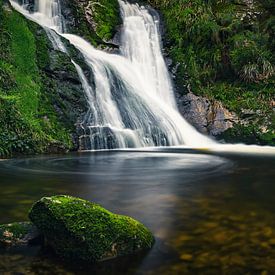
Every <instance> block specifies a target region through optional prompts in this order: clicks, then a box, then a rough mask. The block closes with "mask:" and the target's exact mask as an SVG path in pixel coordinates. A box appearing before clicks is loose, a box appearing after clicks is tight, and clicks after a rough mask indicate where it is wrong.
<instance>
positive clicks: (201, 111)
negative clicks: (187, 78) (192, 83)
mask: <svg viewBox="0 0 275 275" xmlns="http://www.w3.org/2000/svg"><path fill="white" fill-rule="evenodd" d="M178 107H179V111H180V113H181V114H182V115H183V116H184V118H185V119H186V120H187V121H188V122H189V123H191V124H192V125H193V126H194V127H195V128H196V129H197V130H198V131H200V132H201V133H203V134H209V135H212V136H217V135H219V134H221V133H222V132H224V131H226V130H227V129H229V128H232V127H233V124H234V122H236V121H237V116H236V115H235V114H234V113H231V112H229V111H228V110H227V109H225V108H224V107H223V106H222V104H221V103H220V102H218V101H210V100H209V99H207V98H205V97H199V96H196V95H194V94H193V93H191V92H189V93H187V94H186V95H182V96H178Z"/></svg>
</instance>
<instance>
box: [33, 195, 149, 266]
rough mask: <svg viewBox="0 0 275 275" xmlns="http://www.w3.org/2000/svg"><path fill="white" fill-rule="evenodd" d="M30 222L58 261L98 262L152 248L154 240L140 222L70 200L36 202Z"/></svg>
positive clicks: (54, 197) (82, 202) (86, 202)
mask: <svg viewBox="0 0 275 275" xmlns="http://www.w3.org/2000/svg"><path fill="white" fill-rule="evenodd" d="M29 217H30V220H31V221H32V222H33V223H34V224H35V225H36V226H37V227H38V229H39V230H40V232H41V233H42V234H43V235H44V236H45V239H46V242H47V243H48V244H49V246H51V247H52V248H53V249H54V251H55V252H56V253H57V254H58V255H59V256H61V257H63V258H66V259H74V260H80V261H86V262H87V261H88V262H95V261H102V260H107V259H110V258H115V257H117V256H122V255H128V254H132V253H135V252H137V251H140V250H143V249H149V248H151V247H152V245H153V242H154V238H153V236H152V234H151V233H150V231H149V230H148V229H147V228H146V227H145V226H144V225H142V224H141V223H140V222H138V221H136V220H134V219H132V218H130V217H127V216H121V215H116V214H113V213H111V212H110V211H108V210H106V209H104V208H102V207H101V206H99V205H97V204H94V203H92V202H89V201H86V200H83V199H79V198H74V197H70V196H53V197H45V198H42V199H41V200H39V201H38V202H36V203H35V204H34V205H33V207H32V209H31V211H30V214H29Z"/></svg>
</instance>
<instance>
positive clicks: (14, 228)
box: [0, 222, 40, 247]
mask: <svg viewBox="0 0 275 275" xmlns="http://www.w3.org/2000/svg"><path fill="white" fill-rule="evenodd" d="M39 239H40V233H39V232H38V230H37V227H36V226H34V225H33V224H32V223H31V222H18V223H10V224H4V225H0V247H1V246H4V247H9V246H19V245H28V244H31V243H34V242H36V241H38V240H39Z"/></svg>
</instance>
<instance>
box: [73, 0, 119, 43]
mask: <svg viewBox="0 0 275 275" xmlns="http://www.w3.org/2000/svg"><path fill="white" fill-rule="evenodd" d="M68 5H69V7H70V9H71V10H72V11H73V13H74V18H75V19H76V26H75V29H73V30H72V31H73V32H75V33H76V34H78V35H81V36H82V37H84V38H85V39H87V40H88V41H90V42H91V43H92V44H93V45H94V46H99V45H102V46H106V45H108V41H109V40H110V39H112V38H113V36H114V34H115V31H116V28H117V26H118V25H119V24H120V22H121V19H120V15H119V4H118V1H117V0H97V1H88V0H85V1H83V2H79V1H70V2H69V3H68Z"/></svg>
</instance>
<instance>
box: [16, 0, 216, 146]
mask: <svg viewBox="0 0 275 275" xmlns="http://www.w3.org/2000/svg"><path fill="white" fill-rule="evenodd" d="M11 3H12V4H13V7H14V8H16V9H17V10H18V11H19V12H21V13H23V14H24V15H25V16H26V17H27V18H29V19H31V20H33V21H35V22H37V23H38V24H40V25H41V26H43V27H44V28H45V29H46V30H47V31H48V33H49V38H51V39H52V41H53V44H55V45H56V47H57V48H59V50H60V51H62V52H67V50H66V45H65V44H64V43H63V42H62V39H61V38H60V36H63V37H64V38H66V39H68V40H69V41H70V43H71V44H72V45H74V46H75V47H76V48H77V49H78V50H79V51H80V52H81V54H82V55H83V56H84V58H85V63H86V66H88V67H89V68H90V70H91V71H92V72H93V77H92V78H91V77H88V76H87V74H86V73H85V71H84V70H83V66H82V64H79V63H78V62H77V60H74V58H73V57H72V56H70V55H69V56H70V58H71V60H72V64H73V65H74V66H75V68H76V70H77V73H78V76H79V80H80V82H81V84H82V87H83V89H84V91H85V94H86V98H87V102H88V105H89V112H88V113H87V114H86V116H85V119H84V120H83V121H82V123H81V127H82V130H83V131H82V132H83V134H82V135H81V137H82V140H81V141H80V144H82V147H83V148H84V149H110V148H129V147H145V146H171V145H189V146H205V145H207V144H212V143H213V142H212V141H211V140H210V139H208V138H206V137H205V136H203V135H201V134H200V133H198V132H197V131H196V130H195V129H194V128H193V127H192V126H191V125H190V124H189V123H187V122H186V120H185V119H184V118H183V117H182V116H181V115H180V113H179V112H178V109H177V107H176V103H175V98H174V94H173V88H172V84H171V80H170V77H169V73H168V70H167V68H166V64H165V62H164V59H163V56H162V49H161V40H160V34H159V29H158V25H159V22H158V17H157V16H156V15H154V12H149V11H148V10H147V9H145V8H144V7H142V6H139V5H137V4H129V3H126V2H124V1H119V4H120V7H121V14H122V18H123V29H122V39H121V43H120V44H121V46H120V55H115V54H107V53H105V52H103V51H99V50H97V49H95V48H94V47H93V46H91V44H90V43H88V42H87V41H85V40H84V39H82V38H81V37H79V36H77V35H73V34H68V33H64V32H65V31H66V29H65V28H64V25H65V24H64V21H63V20H64V19H63V16H62V12H61V10H60V5H59V1H55V0H47V1H43V5H42V4H41V3H40V2H39V3H38V5H37V4H36V6H37V7H38V8H37V12H31V13H30V12H29V11H28V10H26V9H24V8H25V6H24V5H23V6H20V5H18V4H17V3H16V2H14V1H11Z"/></svg>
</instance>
